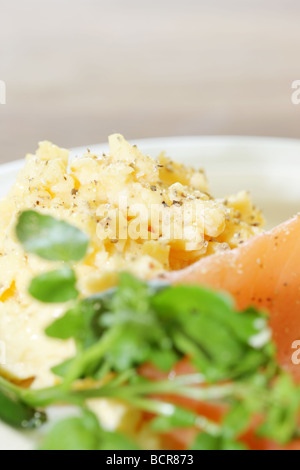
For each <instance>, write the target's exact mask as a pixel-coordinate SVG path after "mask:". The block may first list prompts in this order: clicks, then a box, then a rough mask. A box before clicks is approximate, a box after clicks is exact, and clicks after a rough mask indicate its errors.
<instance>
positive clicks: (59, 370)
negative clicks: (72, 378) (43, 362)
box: [51, 357, 75, 377]
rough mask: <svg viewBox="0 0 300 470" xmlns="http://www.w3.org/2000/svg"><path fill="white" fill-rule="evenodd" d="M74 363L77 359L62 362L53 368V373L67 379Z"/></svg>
mask: <svg viewBox="0 0 300 470" xmlns="http://www.w3.org/2000/svg"><path fill="white" fill-rule="evenodd" d="M74 361H75V357H72V358H71V359H67V360H66V361H63V362H61V363H60V364H58V365H57V366H54V367H52V368H51V371H52V372H53V373H54V374H55V375H57V376H58V377H66V376H67V374H68V372H69V370H70V368H71V366H72V364H73V363H74Z"/></svg>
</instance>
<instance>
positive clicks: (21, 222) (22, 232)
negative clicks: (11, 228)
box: [16, 210, 89, 261]
mask: <svg viewBox="0 0 300 470" xmlns="http://www.w3.org/2000/svg"><path fill="white" fill-rule="evenodd" d="M16 234H17V237H18V240H19V241H20V242H21V243H22V244H23V246H24V248H25V250H26V251H27V252H29V253H34V254H36V255H38V256H40V257H41V258H44V259H47V260H51V261H79V260H81V259H82V258H83V257H84V256H85V254H86V251H87V248H88V244H89V238H88V236H87V235H86V234H85V233H83V232H82V231H81V230H79V229H78V228H76V227H74V226H73V225H71V224H69V223H67V222H64V221H62V220H58V219H55V218H54V217H51V216H49V215H43V214H40V213H39V212H36V211H32V210H29V211H25V212H23V213H22V214H21V215H20V216H19V219H18V222H17V226H16Z"/></svg>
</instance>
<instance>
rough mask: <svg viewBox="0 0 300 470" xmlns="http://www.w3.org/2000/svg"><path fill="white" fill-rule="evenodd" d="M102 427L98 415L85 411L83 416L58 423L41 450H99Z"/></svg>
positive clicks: (46, 438)
mask: <svg viewBox="0 0 300 470" xmlns="http://www.w3.org/2000/svg"><path fill="white" fill-rule="evenodd" d="M100 439H101V428H100V425H99V422H98V420H97V418H96V416H95V415H94V414H93V413H91V412H89V411H84V412H83V414H82V416H79V417H74V418H68V419H65V420H63V421H59V422H58V423H56V424H55V425H54V426H53V428H52V429H51V431H50V432H49V433H48V434H47V436H46V437H45V439H44V441H43V442H42V445H41V447H40V449H41V450H98V449H99V445H100Z"/></svg>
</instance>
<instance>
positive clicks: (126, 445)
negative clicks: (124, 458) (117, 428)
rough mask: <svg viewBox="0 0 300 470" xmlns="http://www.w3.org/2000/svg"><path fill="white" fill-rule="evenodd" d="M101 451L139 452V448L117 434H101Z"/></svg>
mask: <svg viewBox="0 0 300 470" xmlns="http://www.w3.org/2000/svg"><path fill="white" fill-rule="evenodd" d="M98 449H99V450H139V448H138V446H137V445H136V444H135V443H134V442H132V441H131V440H130V439H129V438H128V437H126V436H124V435H122V434H119V433H116V432H105V431H102V433H101V441H100V445H99V448H98Z"/></svg>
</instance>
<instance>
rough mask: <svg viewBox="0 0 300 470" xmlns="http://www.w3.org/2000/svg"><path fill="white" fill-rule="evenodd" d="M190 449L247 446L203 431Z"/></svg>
mask: <svg viewBox="0 0 300 470" xmlns="http://www.w3.org/2000/svg"><path fill="white" fill-rule="evenodd" d="M190 450H219V451H220V450H222V451H223V450H247V447H246V446H245V445H244V444H242V443H240V442H237V441H234V440H230V439H224V438H223V436H212V435H211V434H207V433H201V434H198V436H197V437H196V439H195V441H194V444H193V445H192V447H191V448H190Z"/></svg>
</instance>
